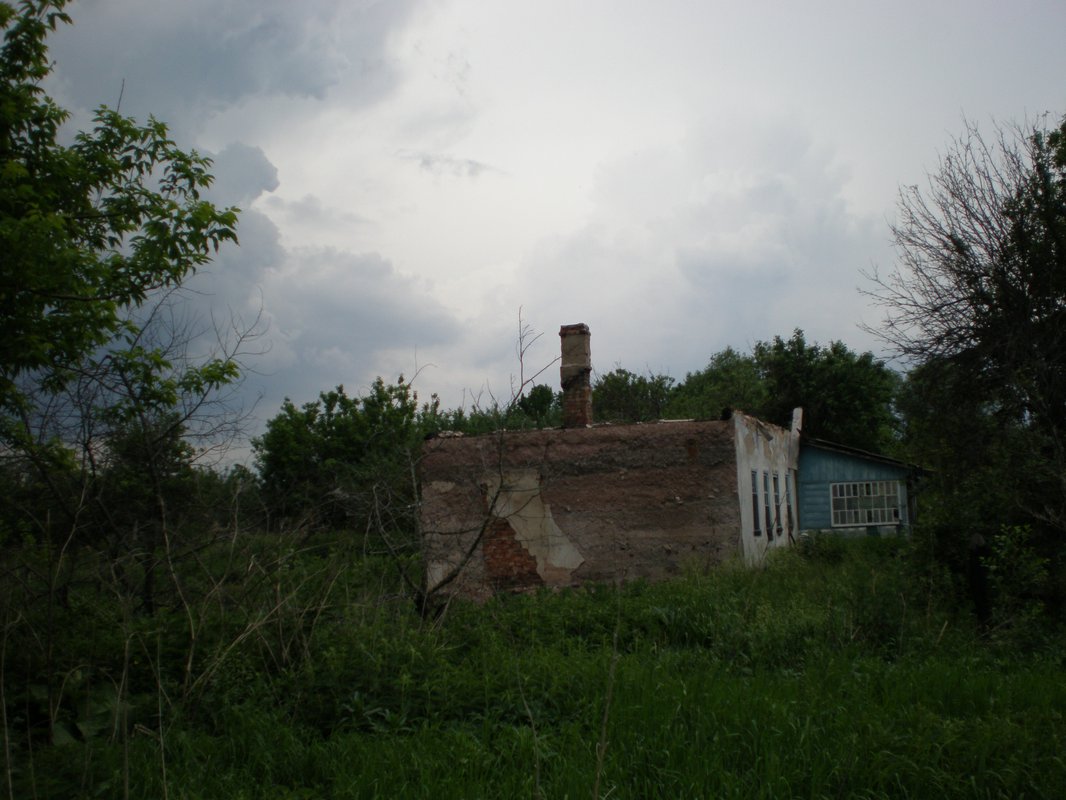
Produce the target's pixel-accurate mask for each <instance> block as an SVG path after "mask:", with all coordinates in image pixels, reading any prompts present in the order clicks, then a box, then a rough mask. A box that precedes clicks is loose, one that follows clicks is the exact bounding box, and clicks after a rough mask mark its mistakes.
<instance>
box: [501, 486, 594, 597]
mask: <svg viewBox="0 0 1066 800" xmlns="http://www.w3.org/2000/svg"><path fill="white" fill-rule="evenodd" d="M540 480H541V479H540V472H539V470H536V469H523V470H509V471H506V472H504V473H503V475H502V478H501V476H500V475H499V474H496V475H492V476H490V477H488V478H486V479H485V483H486V484H487V485H488V492H489V497H492V498H494V500H493V504H492V514H493V516H495V517H498V518H500V519H505V520H507V522H508V523H509V524H510V526H511V528H512V529H513V530H514V532H515V541H517V542H518V543H519V544H521V545H522V546H523V547H524V548H525V549H526V550H528V551H529V553H530V555H532V556H533V557H534V558H535V559H536V560H537V574H538V575H540V577H541V578H542V579H544V580H545V581H546V582H549V583H552V584H558V583H565V582H567V581H569V580H570V576H571V573H573V571H574V570H575V569H577V568H578V567H580V566H581V565H582V564H583V563H585V559H584V558H583V557H582V555H581V553H580V552H578V549H577V548H576V547H574V545H573V543H572V542H571V541H570V539H569V538H567V536H566V534H565V533H563V532H562V530H561V529H560V528H559V526H558V525H557V524H556V523H555V520H554V519H553V518H552V513H551V507H550V506H549V505H548V504H547V503H545V502H544V498H543V497H542V496H541V491H540V490H541V485H540Z"/></svg>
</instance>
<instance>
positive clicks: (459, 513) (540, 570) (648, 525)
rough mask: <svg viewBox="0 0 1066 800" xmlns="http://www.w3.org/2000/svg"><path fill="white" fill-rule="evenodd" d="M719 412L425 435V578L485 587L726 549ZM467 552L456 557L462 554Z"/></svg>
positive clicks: (648, 571) (725, 468) (730, 494)
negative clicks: (713, 417) (711, 417)
mask: <svg viewBox="0 0 1066 800" xmlns="http://www.w3.org/2000/svg"><path fill="white" fill-rule="evenodd" d="M735 431H736V426H735V423H734V422H733V421H726V422H719V421H712V422H670V423H658V424H650V425H626V426H599V427H593V428H572V429H563V430H543V431H523V432H505V433H499V434H495V435H489V436H479V437H469V438H451V439H435V440H431V441H429V442H426V445H425V448H424V451H423V459H422V465H421V477H422V509H421V522H422V531H423V537H424V546H425V556H426V581H427V586H428V587H429V588H433V587H434V586H436V585H438V584H439V583H440V582H441V581H442V580H445V578H446V577H447V576H448V575H449V574H450V573H451V572H452V571H453V570H454V569H455V568H456V567H458V566H460V565H461V566H462V570H461V572H460V577H459V578H458V579H457V580H455V581H454V582H452V583H451V584H450V585H449V587H448V589H449V591H451V590H453V589H454V590H455V591H458V592H460V593H463V594H467V595H473V596H487V595H489V594H491V593H492V592H494V591H497V590H499V589H529V588H535V587H537V586H541V585H544V586H568V585H574V584H578V583H581V582H583V581H610V580H618V579H634V578H647V579H650V580H657V579H662V578H665V577H668V576H670V575H675V574H677V573H679V572H680V571H681V569H682V568H683V567H684V566H685V564H686V563H687V562H695V563H697V564H710V563H717V562H719V561H721V560H723V559H725V558H726V557H728V556H729V555H731V554H734V553H737V552H739V548H740V531H741V507H742V504H741V503H740V502H739V500H738V494H737V466H736V445H735V442H734V436H735ZM467 553H470V557H469V560H468V561H467V562H466V563H465V564H464V563H463V561H464V557H465V555H466V554H467Z"/></svg>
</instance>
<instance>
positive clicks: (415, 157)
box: [398, 151, 500, 178]
mask: <svg viewBox="0 0 1066 800" xmlns="http://www.w3.org/2000/svg"><path fill="white" fill-rule="evenodd" d="M398 155H399V156H400V158H402V159H405V160H407V161H414V162H415V163H417V164H418V166H419V168H420V169H421V170H423V171H424V172H428V173H430V174H431V175H444V174H447V175H451V176H453V177H456V178H476V177H478V176H479V175H481V174H482V173H485V172H500V170H498V169H497V168H496V167H493V166H492V165H490V164H485V163H483V162H481V161H475V160H473V159H471V158H455V157H454V156H448V155H443V154H439V153H412V152H409V151H402V152H400V153H399V154H398Z"/></svg>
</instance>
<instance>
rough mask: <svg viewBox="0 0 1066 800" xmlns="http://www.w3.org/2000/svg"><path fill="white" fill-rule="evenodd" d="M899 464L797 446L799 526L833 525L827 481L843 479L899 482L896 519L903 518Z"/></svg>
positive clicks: (904, 472)
mask: <svg viewBox="0 0 1066 800" xmlns="http://www.w3.org/2000/svg"><path fill="white" fill-rule="evenodd" d="M908 473H909V470H908V468H907V467H905V466H903V465H901V464H900V465H897V464H890V463H886V462H884V461H878V460H876V459H866V458H863V457H862V456H859V455H851V454H849V453H841V452H838V451H836V450H827V449H823V448H821V447H816V446H814V445H803V446H801V448H800V457H799V475H798V476H797V481H796V483H797V487H798V489H797V495H798V502H799V517H800V528H801V529H802V530H822V529H825V530H828V529H829V528H832V527H833V517H832V514H831V513H830V488H829V487H830V484H833V483H843V482H846V481H891V480H898V481H900V505H901V506H902V508H901V519H900V521H901V522H902V523H903V524H904V525H906V524H908V522H909V521H908V519H907V476H908Z"/></svg>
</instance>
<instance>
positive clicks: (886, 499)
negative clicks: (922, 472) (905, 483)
mask: <svg viewBox="0 0 1066 800" xmlns="http://www.w3.org/2000/svg"><path fill="white" fill-rule="evenodd" d="M830 495H831V501H832V513H833V527H834V528H846V527H848V526H858V525H898V524H899V522H900V519H901V517H902V514H901V511H900V496H901V495H900V490H899V481H852V482H849V483H833V484H830Z"/></svg>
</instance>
